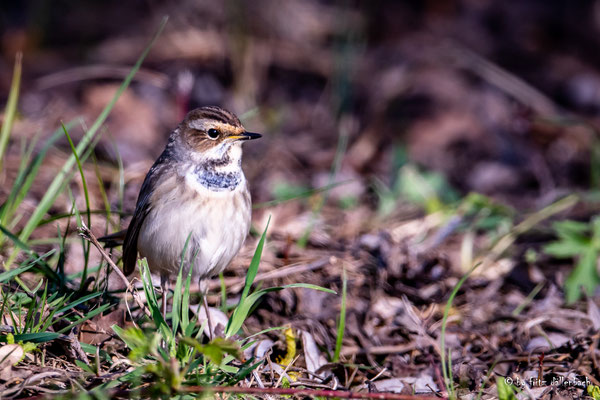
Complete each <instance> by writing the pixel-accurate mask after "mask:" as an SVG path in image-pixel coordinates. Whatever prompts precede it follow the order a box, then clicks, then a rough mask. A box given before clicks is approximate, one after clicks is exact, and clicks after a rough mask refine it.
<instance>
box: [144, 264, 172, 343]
mask: <svg viewBox="0 0 600 400" xmlns="http://www.w3.org/2000/svg"><path fill="white" fill-rule="evenodd" d="M139 266H140V272H141V276H142V285H143V286H144V293H145V294H146V302H147V304H148V308H150V313H151V314H152V320H153V321H154V324H155V325H156V327H157V328H158V329H159V331H160V333H161V334H162V337H163V339H164V340H165V342H167V343H172V342H173V340H174V337H173V333H172V332H171V330H170V329H169V326H168V325H167V322H166V321H165V319H164V318H163V315H162V312H161V310H160V306H159V305H158V300H157V298H156V292H155V291H154V286H153V285H152V277H151V276H150V268H149V267H148V262H147V261H146V259H145V258H143V259H141V260H139Z"/></svg>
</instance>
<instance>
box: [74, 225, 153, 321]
mask: <svg viewBox="0 0 600 400" xmlns="http://www.w3.org/2000/svg"><path fill="white" fill-rule="evenodd" d="M78 230H79V236H81V237H82V238H84V239H85V240H88V241H90V242H91V243H92V244H93V245H94V246H95V247H96V248H97V249H98V251H99V252H100V254H101V255H102V257H103V258H104V259H105V260H106V262H107V263H108V265H110V267H111V268H112V269H113V271H115V273H116V274H117V276H118V277H119V278H121V280H122V281H123V283H124V284H125V286H126V287H127V291H128V292H131V295H132V296H133V299H134V300H135V302H136V303H137V305H138V306H139V307H140V309H141V310H142V311H144V313H145V314H146V315H147V316H149V317H152V314H151V313H150V310H149V309H148V307H146V305H145V304H144V302H143V301H142V299H141V298H140V296H139V295H138V293H137V291H136V290H135V288H134V287H133V285H132V284H131V282H129V280H128V279H127V277H126V276H125V275H124V274H123V272H121V269H120V268H119V267H117V264H115V263H114V261H113V260H112V259H111V258H110V256H109V255H108V253H106V251H104V248H103V247H102V245H101V244H100V242H98V239H96V236H94V234H93V233H92V231H90V229H89V228H88V227H87V226H86V225H85V223H84V222H83V221H82V222H81V227H80V228H79V229H78Z"/></svg>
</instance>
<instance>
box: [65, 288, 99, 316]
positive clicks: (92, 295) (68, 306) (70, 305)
mask: <svg viewBox="0 0 600 400" xmlns="http://www.w3.org/2000/svg"><path fill="white" fill-rule="evenodd" d="M101 295H102V292H97V293H92V294H88V295H87V296H83V297H81V298H79V299H77V300H75V301H74V302H72V303H69V304H67V305H66V306H64V307H62V308H61V309H59V310H56V313H57V314H60V313H64V312H65V311H69V310H70V309H72V308H74V307H77V306H78V305H80V304H83V303H85V302H86V301H89V300H91V299H95V298H96V297H98V296H101Z"/></svg>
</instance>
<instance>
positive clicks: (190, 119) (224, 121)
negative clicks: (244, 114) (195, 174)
mask: <svg viewBox="0 0 600 400" xmlns="http://www.w3.org/2000/svg"><path fill="white" fill-rule="evenodd" d="M179 129H180V134H181V135H182V137H183V139H184V141H185V142H186V143H187V144H188V146H190V147H191V149H192V151H194V152H196V153H199V154H202V156H203V157H209V158H220V157H223V156H225V155H226V154H227V153H229V150H230V149H234V148H235V149H239V151H238V152H239V153H240V154H241V144H242V143H243V142H244V141H246V140H252V139H258V138H259V137H261V136H262V135H260V134H258V133H252V132H248V131H246V129H244V127H243V126H242V123H241V122H240V120H239V119H238V117H236V116H235V114H233V113H231V112H229V111H227V110H224V109H222V108H220V107H216V106H209V107H201V108H197V109H195V110H192V111H190V112H189V113H188V114H187V115H186V117H185V119H184V120H183V122H182V123H181V125H180V128H179Z"/></svg>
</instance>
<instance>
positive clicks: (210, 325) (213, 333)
mask: <svg viewBox="0 0 600 400" xmlns="http://www.w3.org/2000/svg"><path fill="white" fill-rule="evenodd" d="M207 297H208V296H207V293H206V292H204V293H202V302H203V303H204V310H206V320H207V321H208V331H209V332H210V339H211V340H212V339H213V338H214V335H215V330H214V328H213V324H212V319H211V318H210V311H209V309H208V301H207V300H206V298H207Z"/></svg>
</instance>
